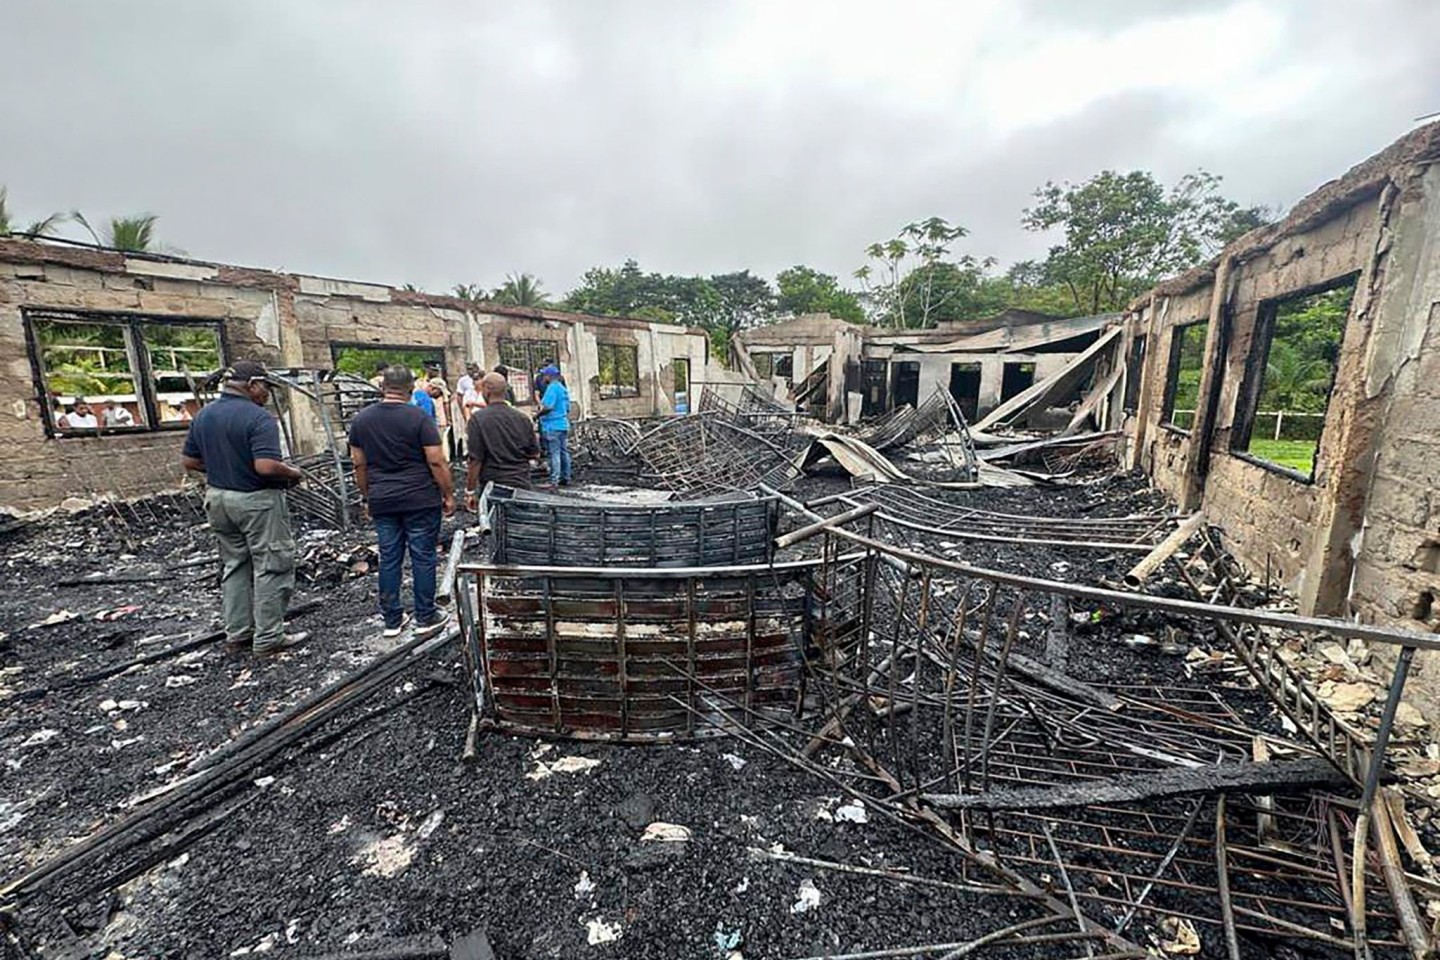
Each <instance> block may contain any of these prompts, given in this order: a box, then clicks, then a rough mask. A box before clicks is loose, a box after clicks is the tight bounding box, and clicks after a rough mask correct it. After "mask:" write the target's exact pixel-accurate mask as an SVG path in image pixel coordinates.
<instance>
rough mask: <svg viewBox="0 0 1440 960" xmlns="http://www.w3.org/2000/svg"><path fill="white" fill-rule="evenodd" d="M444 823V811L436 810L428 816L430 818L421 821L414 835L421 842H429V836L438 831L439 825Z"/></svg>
mask: <svg viewBox="0 0 1440 960" xmlns="http://www.w3.org/2000/svg"><path fill="white" fill-rule="evenodd" d="M444 822H445V811H444V810H436V811H435V812H434V813H432V814H430V816H428V817H426V818H425V819H424V820H423V821H421V823H420V826H419V828H418V829H417V830H416V831H415V835H416V836H417V837H419V838H420V839H421V840H429V839H430V834H432V833H434V832H435V831H436V830H438V829H440V824H442V823H444Z"/></svg>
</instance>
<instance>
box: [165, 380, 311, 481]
mask: <svg viewBox="0 0 1440 960" xmlns="http://www.w3.org/2000/svg"><path fill="white" fill-rule="evenodd" d="M183 452H184V454H185V456H187V457H194V458H195V459H197V460H199V461H200V462H202V463H204V464H205V482H206V483H208V484H210V486H212V487H217V488H219V489H221V490H239V491H242V492H245V493H250V492H252V491H255V490H269V489H272V488H275V487H284V486H287V484H286V483H285V482H284V481H283V480H281V479H280V478H278V477H277V478H275V479H274V480H269V479H267V478H265V477H262V476H260V474H258V473H256V472H255V461H256V460H279V459H281V453H280V426H279V424H278V423H276V421H275V418H274V417H272V416H271V415H270V413H269V411H267V410H266V409H265V408H264V407H262V406H260V405H259V404H257V403H255V402H254V401H252V400H251V399H250V398H249V397H242V396H240V395H239V394H234V393H222V394H220V397H219V399H217V400H216V401H215V402H214V403H208V404H206V405H205V407H204V409H202V410H201V411H200V412H199V413H198V414H196V415H195V419H194V420H192V421H190V432H189V433H187V434H186V435H185V446H184V448H183Z"/></svg>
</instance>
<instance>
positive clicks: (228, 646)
mask: <svg viewBox="0 0 1440 960" xmlns="http://www.w3.org/2000/svg"><path fill="white" fill-rule="evenodd" d="M253 642H254V638H253V637H251V636H249V635H248V634H247V635H245V636H241V637H226V638H225V642H224V643H222V644H220V651H221V652H222V653H224V654H225V655H226V656H230V657H233V656H236V655H237V654H241V653H244V652H245V651H246V650H249V649H250V644H251V643H253Z"/></svg>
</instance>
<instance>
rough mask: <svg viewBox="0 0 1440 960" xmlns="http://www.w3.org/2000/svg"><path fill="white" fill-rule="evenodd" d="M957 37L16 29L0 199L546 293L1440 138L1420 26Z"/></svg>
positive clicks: (189, 238) (1204, 12)
mask: <svg viewBox="0 0 1440 960" xmlns="http://www.w3.org/2000/svg"><path fill="white" fill-rule="evenodd" d="M980 6H983V5H980ZM952 7H954V8H956V9H951V8H952ZM970 9H971V7H970V5H958V4H956V5H940V6H931V5H921V6H917V7H916V8H915V9H914V10H908V11H907V10H906V9H904V8H900V9H899V10H898V12H896V10H895V8H894V7H890V6H887V7H886V8H885V10H883V11H882V10H879V9H878V8H876V7H875V5H873V4H868V5H860V4H857V5H855V6H853V7H846V6H842V5H836V4H831V3H824V4H821V3H816V4H813V5H808V4H802V3H799V2H798V0H797V2H795V3H787V4H779V5H776V4H768V5H767V4H758V3H757V4H747V3H740V2H735V3H726V4H672V3H666V2H663V0H654V2H649V0H632V2H620V3H603V4H602V3H593V2H587V0H569V2H565V0H554V2H549V3H541V2H532V3H526V4H513V5H501V4H470V3H461V2H453V3H415V4H403V5H402V4H392V3H378V2H375V3H346V4H336V3H323V2H319V0H313V2H298V0H296V2H289V3H285V2H278V0H267V2H255V3H246V4H196V3H183V2H160V0H131V2H129V3H126V4H123V5H121V4H114V3H110V2H105V0H74V2H68V3H64V4H57V3H53V2H45V0H12V2H11V3H10V4H9V5H8V9H7V17H6V24H7V31H6V32H7V43H6V49H7V56H6V57H5V58H4V59H3V60H0V102H3V103H5V104H6V106H5V108H4V111H3V114H0V116H3V118H4V123H3V129H4V134H5V144H6V147H5V149H4V150H3V151H0V157H3V159H0V183H4V184H6V185H8V186H9V188H10V195H11V201H12V204H13V205H15V206H16V207H17V208H18V209H19V212H20V213H21V215H22V216H38V215H40V214H42V213H44V212H48V211H49V210H51V209H69V208H71V207H79V208H81V209H83V210H85V211H86V212H87V213H88V214H90V215H92V217H103V216H107V215H110V214H115V213H131V212H138V211H153V212H155V213H158V214H159V215H160V217H161V219H160V231H159V232H160V234H161V236H162V238H163V239H164V240H165V241H167V242H169V243H171V244H174V245H175V246H178V247H181V248H183V249H185V250H186V251H187V252H189V253H190V254H191V255H193V256H197V257H202V258H209V259H217V260H223V261H231V262H239V263H247V264H256V265H262V266H276V267H285V268H288V269H295V270H303V271H309V272H317V273H324V274H330V275H338V276H345V277H355V278H362V279H375V280H382V281H391V282H396V283H399V282H406V281H409V282H415V283H418V284H421V285H422V286H425V287H427V288H429V289H445V288H448V287H449V286H450V285H451V284H453V283H455V282H461V281H466V282H469V281H478V282H482V283H485V284H489V285H493V284H495V283H497V282H498V281H499V280H500V278H501V277H502V276H503V274H504V273H505V272H507V271H510V270H527V271H530V272H533V273H536V274H538V275H540V276H541V277H542V278H543V279H544V280H545V281H546V285H547V287H548V288H549V289H550V290H552V291H556V292H558V291H561V290H563V289H565V288H566V287H568V286H569V285H571V284H572V283H573V282H574V280H575V279H576V278H577V277H578V275H579V274H580V272H582V271H583V270H584V269H585V268H586V267H588V266H591V265H595V264H614V263H618V262H619V261H621V260H623V259H624V258H626V257H635V258H636V259H638V260H639V261H640V262H641V264H642V265H644V266H645V267H647V268H649V269H657V270H663V271H668V272H678V273H710V272H715V271H721V270H730V269H739V268H742V267H750V268H751V269H754V270H756V271H758V272H761V273H765V274H769V275H773V274H774V273H775V272H776V271H777V270H780V269H783V268H784V267H786V266H789V265H790V264H793V263H802V262H803V263H809V264H811V265H814V266H817V267H820V268H822V269H826V270H829V271H831V272H835V273H838V274H841V275H842V276H844V275H847V274H848V273H849V272H850V271H851V270H852V269H854V268H855V267H856V266H858V265H859V263H860V261H861V259H862V256H861V250H862V248H863V247H864V245H865V244H867V243H869V242H870V241H873V240H877V239H882V238H884V237H886V236H889V235H891V234H892V233H893V232H894V231H895V230H896V228H898V227H899V226H900V225H901V224H902V223H904V222H906V221H907V220H909V219H913V218H916V217H923V216H928V215H930V214H932V213H935V214H939V215H942V216H946V217H949V218H951V219H953V220H956V221H958V222H961V223H963V224H965V225H966V226H967V227H969V229H970V230H971V236H970V237H969V238H967V240H966V241H965V242H964V244H963V249H964V251H965V252H969V253H973V254H975V255H977V256H983V255H995V256H998V257H1000V258H1001V259H1002V260H1004V261H1010V260H1014V259H1017V258H1022V257H1026V256H1033V255H1036V254H1039V253H1041V252H1043V249H1044V247H1045V243H1046V241H1045V238H1043V237H1036V236H1032V235H1027V234H1025V233H1024V232H1023V231H1022V230H1021V229H1020V227H1019V223H1018V219H1019V215H1020V211H1021V209H1022V208H1023V207H1024V206H1025V205H1026V203H1027V202H1028V200H1029V197H1030V194H1031V192H1032V191H1033V190H1034V188H1035V187H1036V186H1038V185H1040V184H1041V183H1043V182H1044V181H1046V180H1049V179H1057V180H1059V179H1073V180H1078V179H1083V178H1085V177H1087V176H1089V175H1091V174H1093V173H1095V172H1096V171H1098V170H1100V169H1102V168H1105V167H1114V168H1121V169H1129V168H1148V169H1153V170H1154V171H1155V172H1156V173H1157V174H1159V175H1160V176H1162V177H1164V178H1166V179H1174V178H1175V177H1178V176H1180V175H1181V174H1183V173H1185V172H1187V171H1189V170H1193V169H1194V168H1196V167H1198V166H1203V167H1205V168H1207V169H1209V170H1212V171H1214V172H1216V173H1220V174H1222V175H1224V176H1225V177H1226V186H1227V189H1228V191H1229V192H1230V193H1231V194H1232V195H1233V196H1235V197H1236V198H1237V199H1239V200H1241V201H1242V202H1246V203H1270V204H1281V203H1283V204H1288V203H1291V202H1293V201H1294V200H1296V199H1298V198H1299V197H1301V196H1303V195H1304V194H1305V193H1306V192H1308V191H1309V190H1311V189H1313V188H1314V187H1315V186H1317V185H1318V184H1319V183H1321V182H1323V181H1324V180H1326V179H1329V178H1331V177H1333V176H1337V175H1339V174H1340V173H1341V172H1343V171H1344V170H1345V169H1346V168H1348V167H1349V166H1350V165H1352V164H1353V163H1355V162H1358V161H1359V160H1361V159H1363V158H1364V157H1365V156H1367V155H1368V154H1370V153H1372V152H1374V151H1375V150H1378V149H1380V148H1381V147H1383V146H1384V145H1385V144H1386V143H1388V142H1389V141H1390V140H1392V139H1393V138H1394V137H1396V136H1398V135H1399V134H1400V133H1402V132H1404V131H1405V130H1406V129H1408V128H1409V126H1410V121H1411V119H1412V118H1413V117H1415V116H1417V115H1419V114H1422V113H1426V112H1429V111H1432V110H1440V61H1437V60H1436V58H1433V57H1431V56H1429V53H1430V47H1431V44H1432V41H1431V38H1433V37H1434V36H1435V35H1436V34H1437V31H1440V7H1437V5H1434V4H1431V3H1428V2H1425V0H1389V2H1377V3H1375V4H1372V5H1370V6H1369V7H1368V8H1367V12H1366V14H1365V15H1364V16H1363V17H1357V16H1356V15H1355V12H1354V7H1353V5H1351V4H1347V3H1345V2H1344V0H1311V2H1304V0H1292V2H1290V3H1285V4H1280V5H1275V4H1266V5H1264V6H1263V7H1262V6H1260V5H1256V4H1249V3H1240V2H1227V0H1205V2H1195V3H1186V4H1176V5H1173V6H1172V5H1169V4H1166V5H1156V4H1148V3H1137V2H1125V0H1117V2H1112V3H1106V4H1100V5H1092V4H1084V5H1080V4H1072V3H1059V2H1055V0H1034V2H1031V3H1029V4H1027V5H1025V6H1024V7H1014V6H1011V5H1009V4H1005V3H997V4H995V5H994V6H993V7H992V8H989V9H988V11H987V12H986V13H985V14H984V15H973V16H972V15H971V13H970V12H969V11H970ZM1082 10H1083V13H1081V12H1079V11H1082ZM896 18H905V19H901V20H900V22H899V23H898V25H897V24H892V23H890V21H891V20H892V19H896ZM1185 18H1190V19H1185ZM1195 18H1200V19H1195ZM1205 18H1212V19H1205ZM1215 18H1220V19H1215ZM1221 22H1223V23H1225V24H1230V25H1235V24H1238V25H1241V26H1242V27H1243V29H1244V32H1245V34H1246V35H1244V36H1236V37H1234V38H1233V41H1234V43H1233V45H1232V44H1231V43H1230V40H1231V39H1232V38H1223V39H1224V42H1222V43H1219V44H1217V43H1215V42H1214V38H1207V37H1206V36H1204V35H1203V34H1204V28H1205V27H1206V26H1207V25H1209V24H1211V23H1221ZM897 26H898V28H897ZM1237 29H1238V28H1237ZM1151 36H1153V37H1154V38H1156V41H1157V42H1159V41H1164V43H1165V44H1169V46H1157V47H1156V48H1154V49H1147V48H1145V47H1144V44H1145V43H1147V42H1149V41H1148V40H1147V38H1149V37H1151ZM1191 40H1193V41H1194V43H1195V44H1196V46H1195V47H1194V48H1193V49H1188V48H1186V49H1177V48H1175V45H1176V44H1179V45H1181V46H1184V45H1186V44H1189V43H1190V42H1191ZM1207 43H1208V45H1207ZM912 46H913V49H912ZM1232 47H1233V50H1238V51H1240V54H1233V53H1232ZM1137 50H1139V51H1140V55H1138V56H1137V55H1135V51H1137ZM1036 51H1040V54H1039V55H1033V54H1035V52H1036ZM1027 56H1029V59H1025V58H1026V57H1027ZM1122 56H1123V57H1125V58H1127V59H1125V60H1124V62H1123V63H1116V62H1114V61H1115V58H1118V57H1122ZM1052 69H1053V70H1054V71H1055V74H1054V75H1050V76H1047V75H1045V72H1046V71H1049V70H1052ZM1076 91H1089V92H1088V93H1086V94H1085V95H1084V96H1080V95H1079V94H1078V93H1077V92H1076Z"/></svg>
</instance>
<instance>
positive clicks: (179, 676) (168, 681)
mask: <svg viewBox="0 0 1440 960" xmlns="http://www.w3.org/2000/svg"><path fill="white" fill-rule="evenodd" d="M194 682H195V678H194V677H192V676H190V675H189V674H188V673H172V674H171V675H170V676H168V677H166V678H165V686H166V687H169V688H170V689H174V688H175V687H188V686H190V684H192V683H194Z"/></svg>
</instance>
